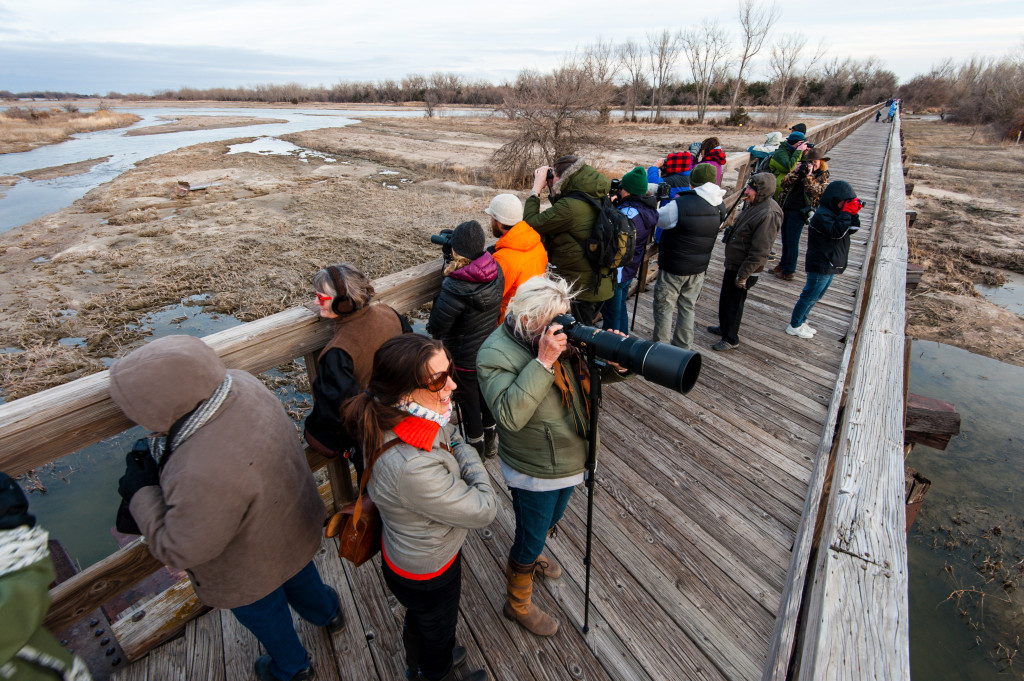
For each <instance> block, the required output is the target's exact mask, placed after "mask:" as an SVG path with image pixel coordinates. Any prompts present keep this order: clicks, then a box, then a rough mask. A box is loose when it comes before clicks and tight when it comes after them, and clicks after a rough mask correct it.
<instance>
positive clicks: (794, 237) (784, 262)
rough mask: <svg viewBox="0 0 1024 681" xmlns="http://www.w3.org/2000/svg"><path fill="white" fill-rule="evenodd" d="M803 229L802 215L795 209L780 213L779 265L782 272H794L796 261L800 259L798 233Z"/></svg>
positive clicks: (801, 232)
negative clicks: (780, 253)
mask: <svg viewBox="0 0 1024 681" xmlns="http://www.w3.org/2000/svg"><path fill="white" fill-rule="evenodd" d="M803 231H804V216H803V215H802V214H801V213H800V211H797V210H787V211H783V213H782V258H781V259H780V260H779V266H780V267H781V268H782V273H783V274H793V273H794V272H796V263H797V261H798V260H799V259H800V235H801V234H803Z"/></svg>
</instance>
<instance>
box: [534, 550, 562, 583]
mask: <svg viewBox="0 0 1024 681" xmlns="http://www.w3.org/2000/svg"><path fill="white" fill-rule="evenodd" d="M537 572H539V573H540V576H541V577H543V578H544V579H558V578H559V577H561V576H562V566H561V565H559V564H558V563H556V562H555V560H554V559H553V558H548V557H547V556H545V555H544V554H543V553H542V554H540V555H539V556H537Z"/></svg>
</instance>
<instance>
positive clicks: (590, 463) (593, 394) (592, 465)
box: [583, 345, 601, 634]
mask: <svg viewBox="0 0 1024 681" xmlns="http://www.w3.org/2000/svg"><path fill="white" fill-rule="evenodd" d="M587 366H588V367H589V368H590V431H589V432H588V433H587V466H586V469H587V474H586V485H587V552H586V555H585V556H584V558H583V565H584V566H585V567H586V580H585V584H586V585H585V587H584V590H583V633H584V634H586V633H589V632H590V562H591V561H590V559H591V551H592V547H593V540H594V472H595V471H596V470H597V412H598V410H599V408H600V404H601V367H600V366H599V365H598V364H597V356H596V355H595V354H594V349H593V347H592V346H589V345H588V347H587Z"/></svg>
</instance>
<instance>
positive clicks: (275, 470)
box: [110, 336, 325, 608]
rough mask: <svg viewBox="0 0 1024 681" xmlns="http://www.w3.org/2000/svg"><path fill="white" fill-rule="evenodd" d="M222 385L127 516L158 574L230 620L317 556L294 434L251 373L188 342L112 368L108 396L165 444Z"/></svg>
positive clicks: (310, 484)
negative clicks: (177, 581)
mask: <svg viewBox="0 0 1024 681" xmlns="http://www.w3.org/2000/svg"><path fill="white" fill-rule="evenodd" d="M226 373H230V374H231V379H232V385H231V391H230V393H229V394H228V397H227V398H226V400H225V401H224V403H223V405H221V407H220V409H219V410H218V411H217V412H216V414H214V416H213V418H212V419H211V420H210V421H209V422H207V423H206V424H205V425H204V426H203V427H202V428H200V429H199V430H198V431H196V433H195V434H194V435H192V437H190V438H189V439H188V440H186V441H185V442H184V443H183V444H182V445H181V446H179V447H178V448H177V449H176V450H175V451H174V452H173V453H172V454H171V456H170V458H169V459H168V460H167V463H166V465H165V466H164V468H163V469H162V471H161V473H160V485H159V486H150V487H143V488H142V489H141V490H139V492H137V493H136V494H135V496H134V497H132V500H131V504H130V508H131V512H132V516H133V517H134V518H135V520H136V522H138V524H139V527H140V529H142V532H143V534H144V535H145V536H146V538H147V540H148V541H149V550H150V552H151V553H152V554H153V555H154V556H155V557H156V558H157V559H158V560H161V561H163V562H164V563H165V564H167V565H170V566H172V567H176V568H182V569H185V570H187V571H188V574H189V576H190V577H191V579H192V585H193V587H194V588H195V591H196V595H197V596H199V599H200V600H201V601H202V602H203V603H205V604H207V605H210V606H213V607H218V608H234V607H238V606H242V605H248V604H250V603H253V602H255V601H257V600H259V599H260V598H263V597H264V596H266V595H267V594H269V593H270V592H272V591H273V590H274V589H276V588H278V587H279V586H281V585H282V584H283V583H284V582H285V581H287V580H288V579H289V578H291V577H292V576H294V575H295V574H296V573H298V571H299V570H301V569H302V568H303V567H305V565H306V564H307V563H308V562H309V561H310V559H311V558H312V557H313V554H314V553H315V552H316V550H317V549H318V548H319V546H320V532H321V528H322V526H323V520H324V515H325V510H324V505H323V503H322V502H321V500H320V496H319V494H318V493H317V489H316V485H315V483H314V481H313V475H312V473H311V472H310V470H309V466H308V464H307V463H306V457H305V454H304V453H303V449H302V447H301V446H300V444H299V440H298V437H297V435H296V432H295V426H294V425H293V424H292V422H291V419H289V418H288V415H287V414H286V413H285V411H284V409H283V408H282V406H281V403H280V402H279V401H278V399H277V398H276V397H274V395H273V394H272V393H271V392H270V391H269V390H267V389H266V388H265V387H264V386H263V384H262V383H260V381H259V380H258V379H256V378H255V377H253V376H252V375H250V374H249V373H247V372H245V371H238V370H231V371H230V372H228V370H227V369H226V368H225V367H224V364H223V363H222V362H221V360H220V358H219V357H218V356H217V354H216V353H215V352H214V351H213V350H212V349H211V348H209V347H208V346H207V345H206V344H204V343H203V342H202V341H201V340H199V339H197V338H190V337H188V336H169V337H166V338H161V339H159V340H156V341H153V342H151V343H149V344H148V345H146V346H145V347H143V348H140V349H139V350H136V351H135V352H133V353H131V354H130V355H128V356H127V357H125V358H124V359H121V360H119V361H118V362H116V363H115V364H114V366H113V367H112V368H111V370H110V395H111V397H112V398H113V400H114V402H115V403H117V405H118V406H119V407H120V408H121V410H122V411H124V413H125V415H126V416H127V417H128V418H130V419H131V420H132V421H134V422H135V423H138V424H139V425H141V426H143V427H145V428H148V429H150V430H152V431H154V432H166V431H167V430H168V429H169V428H170V427H171V425H172V424H173V423H174V422H175V421H176V420H178V419H179V418H180V417H182V416H184V415H185V414H187V413H188V412H189V411H191V410H192V409H193V408H195V407H196V405H198V404H199V403H200V402H201V401H202V400H204V399H206V398H207V397H209V396H210V394H211V393H212V392H213V391H214V389H215V388H216V387H217V386H218V385H220V383H221V382H222V381H223V380H224V376H225V374H226Z"/></svg>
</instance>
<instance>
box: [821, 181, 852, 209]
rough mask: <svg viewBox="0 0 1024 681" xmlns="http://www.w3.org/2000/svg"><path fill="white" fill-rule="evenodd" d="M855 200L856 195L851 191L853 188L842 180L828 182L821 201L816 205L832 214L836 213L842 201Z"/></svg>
mask: <svg viewBox="0 0 1024 681" xmlns="http://www.w3.org/2000/svg"><path fill="white" fill-rule="evenodd" d="M854 198H857V193H856V192H855V191H853V187H852V186H850V183H849V182H844V181H843V180H836V181H835V182H830V183H829V185H828V186H827V187H825V191H824V192H822V194H821V200H820V201H819V203H818V205H819V206H822V207H823V208H827V209H829V210H830V211H832V212H833V213H838V212H839V210H840V207H841V205H842V203H843V202H844V201H849V200H850V199H854Z"/></svg>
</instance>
